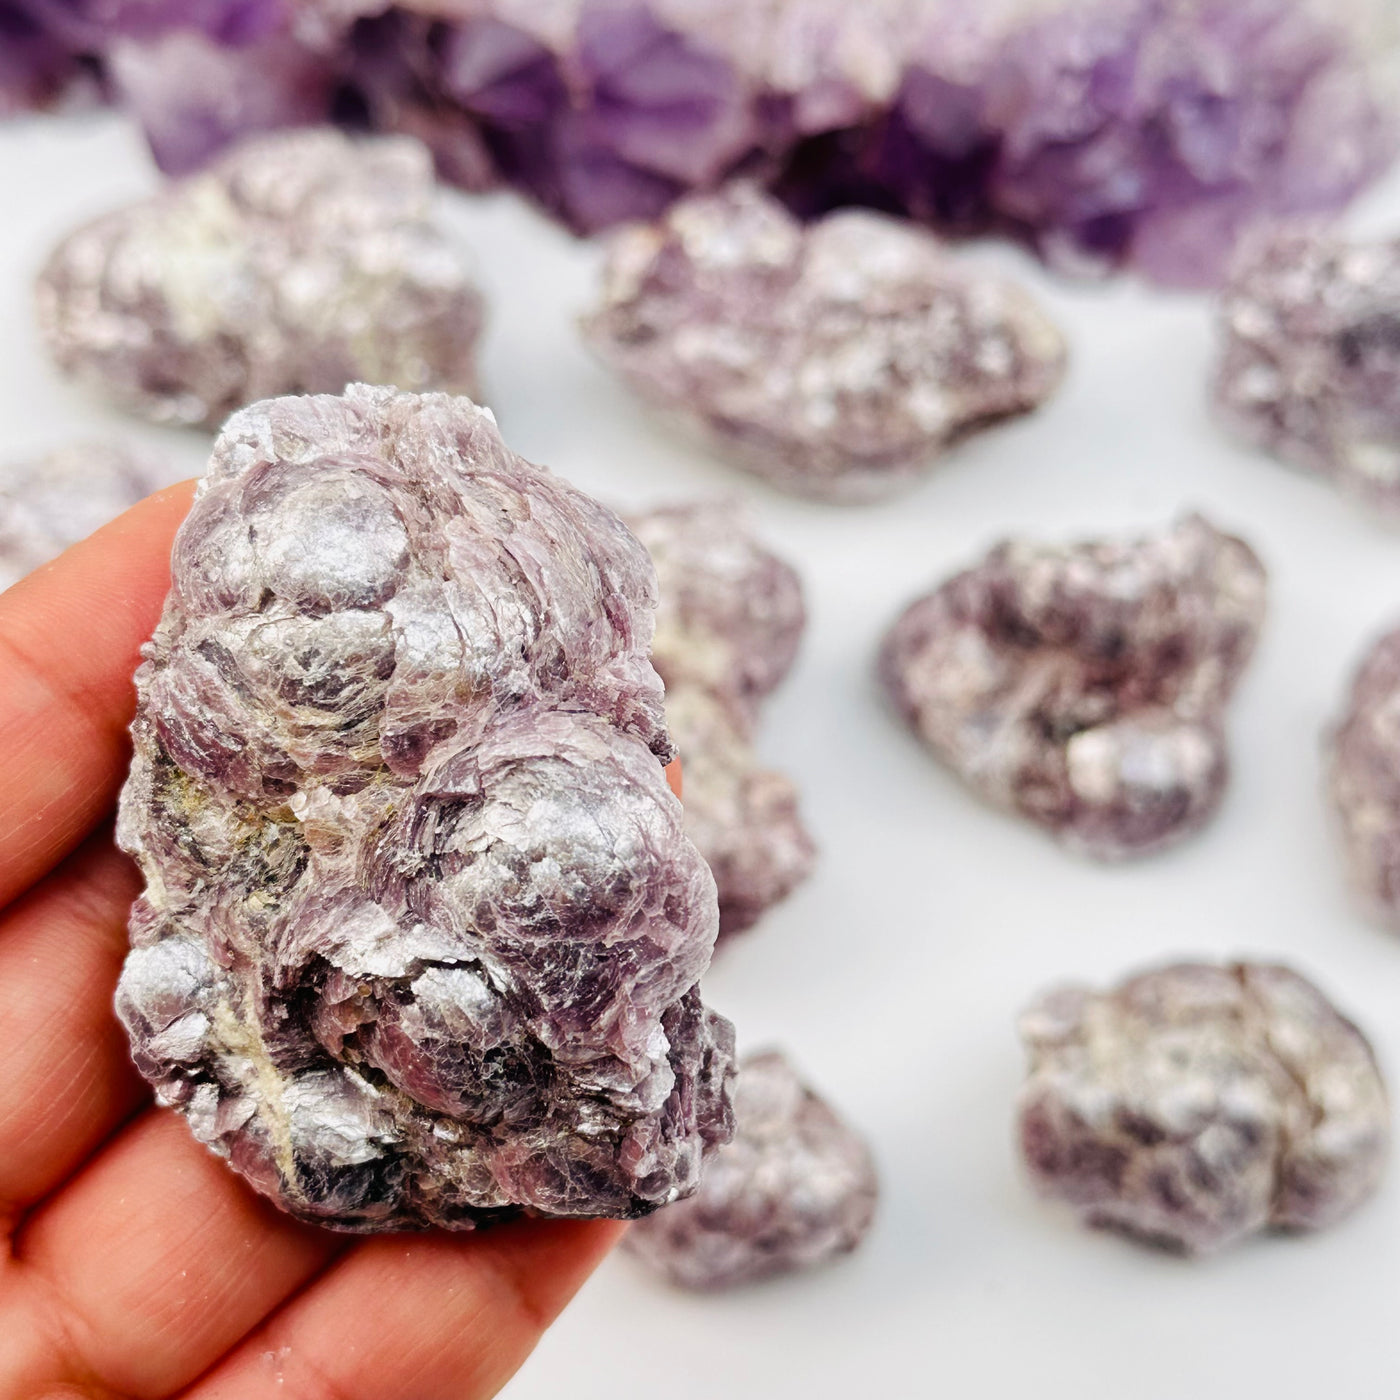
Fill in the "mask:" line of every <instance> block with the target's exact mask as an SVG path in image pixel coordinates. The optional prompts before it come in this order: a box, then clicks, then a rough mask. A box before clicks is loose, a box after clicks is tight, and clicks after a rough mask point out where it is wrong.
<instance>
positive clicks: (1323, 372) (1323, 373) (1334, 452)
mask: <svg viewBox="0 0 1400 1400" xmlns="http://www.w3.org/2000/svg"><path fill="white" fill-rule="evenodd" d="M1222 321H1223V326H1224V333H1225V352H1224V355H1223V358H1222V360H1221V364H1220V368H1219V372H1218V374H1217V381H1216V394H1217V398H1218V401H1219V403H1220V406H1221V408H1222V409H1223V411H1224V414H1225V417H1226V419H1227V421H1228V422H1229V423H1230V424H1231V425H1232V426H1234V427H1235V428H1236V430H1237V431H1238V432H1240V433H1241V434H1242V435H1243V436H1244V437H1246V438H1247V439H1249V440H1250V441H1251V442H1254V443H1257V444H1258V445H1259V446H1261V447H1263V448H1265V449H1266V450H1267V451H1269V452H1272V453H1274V454H1275V455H1276V456H1278V457H1281V458H1284V459H1285V460H1287V461H1290V462H1292V463H1294V464H1296V465H1298V466H1301V467H1303V468H1305V469H1306V470H1309V471H1314V472H1317V473H1319V474H1320V475H1322V476H1325V477H1328V478H1330V479H1331V480H1333V481H1335V482H1336V483H1337V484H1338V485H1340V486H1342V487H1344V488H1345V489H1347V490H1349V491H1351V492H1354V493H1355V494H1357V495H1359V496H1361V497H1362V498H1363V499H1365V500H1367V501H1369V502H1371V503H1372V504H1373V505H1377V506H1381V507H1383V508H1385V509H1389V510H1396V509H1400V238H1397V239H1392V240H1391V241H1390V242H1388V243H1349V242H1347V241H1346V240H1345V239H1343V238H1342V237H1341V236H1340V235H1338V234H1332V233H1323V232H1317V231H1309V230H1302V229H1291V230H1286V231H1281V232H1277V233H1275V234H1273V235H1272V236H1269V237H1267V238H1261V239H1259V240H1258V241H1257V242H1256V243H1255V244H1254V245H1253V246H1251V247H1250V248H1248V249H1247V250H1246V251H1245V253H1244V254H1243V255H1242V256H1241V259H1240V263H1239V265H1238V267H1237V268H1236V270H1235V274H1234V277H1233V279H1232V281H1231V284H1230V286H1229V287H1228V288H1227V289H1226V293H1225V301H1224V308H1223V314H1222Z"/></svg>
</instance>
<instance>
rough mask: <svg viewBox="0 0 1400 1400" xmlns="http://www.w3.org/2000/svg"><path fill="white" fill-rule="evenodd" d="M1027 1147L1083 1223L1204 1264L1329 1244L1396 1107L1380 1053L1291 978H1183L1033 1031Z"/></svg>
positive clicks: (1370, 1182) (1135, 986)
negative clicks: (1299, 1241)
mask: <svg viewBox="0 0 1400 1400" xmlns="http://www.w3.org/2000/svg"><path fill="white" fill-rule="evenodd" d="M1021 1037H1022V1039H1023V1041H1024V1042H1025V1045H1026V1049H1027V1052H1028V1054H1029V1056H1030V1076H1029V1078H1028V1080H1027V1082H1026V1085H1025V1088H1024V1089H1023V1091H1022V1094H1021V1102H1020V1135H1021V1146H1022V1150H1023V1153H1024V1156H1025V1161H1026V1165H1027V1168H1028V1170H1029V1172H1030V1176H1031V1179H1032V1181H1033V1183H1034V1184H1035V1186H1036V1187H1037V1188H1038V1189H1039V1190H1040V1191H1041V1193H1042V1194H1044V1195H1045V1196H1048V1197H1050V1198H1053V1199H1055V1200H1058V1201H1063V1202H1065V1203H1066V1204H1068V1205H1070V1206H1072V1207H1073V1208H1074V1209H1075V1210H1076V1211H1077V1212H1078V1213H1079V1215H1080V1216H1081V1218H1082V1219H1083V1220H1084V1221H1085V1223H1086V1224H1089V1225H1092V1226H1096V1227H1098V1228H1102V1229H1110V1230H1116V1231H1119V1232H1121V1233H1124V1234H1127V1235H1130V1236H1132V1237H1134V1238H1137V1239H1141V1240H1143V1241H1146V1242H1148V1243H1151V1244H1158V1245H1162V1246H1165V1247H1167V1248H1171V1249H1176V1250H1180V1251H1183V1252H1186V1253H1190V1254H1203V1253H1207V1252H1209V1251H1211V1250H1215V1249H1219V1248H1221V1247H1222V1246H1224V1245H1228V1244H1232V1243H1234V1242H1235V1241H1237V1240H1239V1239H1242V1238H1243V1237H1244V1236H1246V1235H1250V1234H1253V1233H1254V1232H1256V1231H1258V1230H1263V1229H1265V1228H1268V1227H1273V1228H1277V1229H1284V1230H1317V1229H1321V1228H1323V1227H1324V1226H1327V1225H1331V1224H1333V1223H1334V1222H1336V1221H1338V1220H1340V1219H1342V1217H1344V1216H1346V1215H1348V1214H1349V1213H1350V1212H1351V1211H1353V1210H1354V1209H1355V1208H1356V1207H1357V1206H1359V1205H1360V1204H1361V1203H1362V1202H1363V1201H1365V1200H1366V1199H1367V1197H1369V1196H1370V1195H1371V1193H1372V1192H1373V1191H1374V1190H1375V1188H1376V1185H1377V1183H1378V1182H1379V1180H1380V1177H1381V1173H1382V1171H1383V1169H1384V1166H1385V1161H1386V1157H1387V1155H1388V1152H1389V1145H1390V1103H1389V1098H1388V1095H1387V1093H1386V1087H1385V1083H1384V1081H1383V1080H1382V1078H1381V1073H1380V1070H1379V1069H1378V1068H1377V1065H1376V1059H1375V1056H1374V1054H1373V1053H1372V1050H1371V1047H1370V1045H1369V1044H1368V1043H1367V1041H1366V1038H1365V1036H1364V1035H1362V1033H1361V1032H1360V1031H1359V1030H1358V1029H1357V1028H1356V1027H1355V1026H1354V1025H1352V1023H1351V1022H1350V1021H1348V1020H1346V1019H1345V1018H1344V1017H1343V1016H1341V1015H1340V1014H1339V1013H1338V1012H1337V1010H1336V1009H1335V1008H1334V1007H1333V1006H1332V1004H1331V1003H1330V1002H1329V1001H1328V1000H1327V998H1326V997H1324V996H1323V995H1322V993H1321V992H1320V991H1318V989H1317V988H1316V987H1314V986H1313V985H1312V984H1311V983H1310V982H1308V981H1306V980H1305V979H1304V978H1302V977H1300V976H1299V975H1298V974H1297V973H1295V972H1291V971H1289V970H1288V969H1287V968H1284V967H1274V966H1269V965H1266V964H1260V963H1238V964H1234V965H1230V966H1217V965H1214V964H1202V963H1182V964H1178V965H1176V966H1173V967H1166V968H1161V969H1158V970H1156V971H1152V972H1147V973H1143V974H1141V975H1139V976H1136V977H1132V978H1130V979H1129V980H1128V981H1126V982H1124V983H1123V984H1122V985H1121V986H1119V987H1117V988H1115V989H1114V990H1112V991H1110V992H1093V991H1088V990H1086V989H1084V988H1081V987H1070V988H1064V989H1061V990H1058V991H1053V992H1050V993H1049V994H1048V995H1046V996H1044V997H1042V998H1041V999H1040V1000H1039V1001H1037V1002H1036V1003H1035V1004H1034V1005H1033V1006H1032V1007H1030V1009H1029V1010H1027V1011H1026V1012H1025V1014H1024V1015H1023V1016H1022V1018H1021Z"/></svg>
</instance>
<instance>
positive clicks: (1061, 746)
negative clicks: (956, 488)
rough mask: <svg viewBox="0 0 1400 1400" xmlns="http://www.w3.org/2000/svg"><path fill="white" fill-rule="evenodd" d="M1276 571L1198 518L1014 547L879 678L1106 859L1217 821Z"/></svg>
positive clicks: (958, 749)
mask: <svg viewBox="0 0 1400 1400" xmlns="http://www.w3.org/2000/svg"><path fill="white" fill-rule="evenodd" d="M1264 599H1265V576H1264V569H1263V566H1262V565H1261V564H1260V562H1259V560H1258V559H1257V558H1256V556H1255V554H1254V552H1253V551H1252V550H1251V549H1250V548H1249V546H1248V545H1246V544H1245V543H1244V542H1243V541H1242V540H1238V539H1234V538H1232V537H1231V536H1229V535H1223V534H1221V533H1220V531H1218V530H1216V529H1215V528H1214V527H1213V526H1212V525H1210V524H1209V523H1208V522H1207V521H1205V520H1203V519H1202V518H1201V517H1200V516H1196V515H1192V516H1187V517H1186V518H1185V519H1183V520H1181V521H1180V522H1179V523H1178V524H1176V525H1175V526H1173V527H1172V528H1171V529H1170V530H1167V531H1166V532H1164V533H1161V534H1157V535H1150V536H1146V537H1144V538H1142V539H1138V540H1133V541H1130V542H1111V541H1093V542H1088V543H1083V544H1077V545H1071V546H1067V547H1051V546H1044V545H1035V544H1028V543H1019V542H1007V543H1005V544H1002V545H999V546H998V547H997V548H996V549H994V550H993V551H992V552H991V553H990V554H989V555H988V556H987V557H986V558H985V559H984V560H983V561H982V562H981V563H980V564H977V565H976V566H974V567H973V568H971V569H969V570H967V571H966V572H965V573H961V574H958V575H957V576H956V577H954V578H952V579H950V580H949V581H948V582H947V583H945V584H944V585H943V586H942V587H940V588H939V589H937V590H936V591H935V592H933V593H931V594H929V595H928V596H927V597H924V598H921V599H920V600H919V601H918V602H916V603H914V604H913V605H912V606H911V607H910V608H909V609H908V610H907V611H906V612H905V613H904V614H903V616H901V617H900V619H899V620H898V622H896V623H895V625H894V627H893V628H892V629H891V631H890V633H889V635H888V636H887V637H886V639H885V643H884V648H883V650H882V653H881V658H880V668H881V673H882V676H883V679H884V681H885V684H886V686H887V688H888V690H889V692H890V694H891V696H892V697H893V699H894V701H895V704H896V705H897V706H898V708H899V710H900V711H901V712H902V713H903V715H904V716H905V718H906V719H907V720H908V722H909V723H910V725H911V726H912V727H913V728H914V730H915V731H916V732H917V733H918V735H919V736H920V738H922V739H923V740H924V741H925V743H927V744H928V745H929V747H930V748H931V749H932V750H933V752H934V753H935V754H937V755H938V757H939V758H941V759H942V760H943V761H944V762H945V763H946V764H948V766H949V767H950V768H952V769H953V771H954V772H955V773H957V774H958V775H959V776H960V777H961V778H962V779H963V780H964V781H965V782H967V783H968V784H969V785H970V786H971V787H973V788H974V789H976V790H977V791H978V792H980V793H981V794H982V795H983V796H985V797H987V798H988V799H989V800H991V801H992V802H995V803H996V804H998V805H999V806H1002V807H1006V808H1009V809H1011V810H1013V811H1016V812H1019V813H1020V814H1021V815H1022V816H1025V817H1029V818H1030V819H1031V820H1032V821H1035V822H1038V823H1040V824H1041V825H1042V826H1045V827H1047V828H1048V829H1049V830H1051V831H1052V832H1054V833H1055V834H1056V835H1057V836H1058V837H1059V838H1060V839H1061V840H1062V841H1064V842H1065V843H1066V844H1067V845H1070V846H1072V847H1075V848H1077V849H1080V850H1083V851H1085V852H1087V853H1089V854H1090V855H1094V856H1099V857H1102V858H1106V859H1107V858H1117V857H1123V856H1135V855H1142V854H1145V853H1147V852H1150V851H1154V850H1157V849H1159V848H1161V847H1163V846H1167V845H1169V844H1171V843H1173V842H1175V841H1179V840H1180V839H1181V838H1182V837H1184V836H1186V835H1188V834H1190V833H1191V832H1193V831H1195V830H1197V829H1198V828H1199V827H1201V826H1203V825H1204V824H1205V823H1206V822H1207V821H1208V820H1209V819H1210V817H1211V816H1212V815H1213V814H1214V812H1215V810H1216V808H1217V807H1218V805H1219V803H1220V800H1221V797H1222V796H1223V794H1224V790H1225V784H1226V777H1227V757H1226V747H1225V732H1224V710H1225V705H1226V702H1227V701H1228V700H1229V698H1230V694H1231V692H1232V691H1233V690H1234V688H1235V685H1236V682H1237V681H1238V680H1239V678H1240V674H1241V673H1242V671H1243V670H1244V667H1245V664H1246V663H1247V662H1248V660H1249V657H1250V654H1251V652H1252V651H1253V649H1254V643H1255V640H1256V638H1257V636H1258V633H1259V628H1260V625H1261V623H1262V621H1263V617H1264Z"/></svg>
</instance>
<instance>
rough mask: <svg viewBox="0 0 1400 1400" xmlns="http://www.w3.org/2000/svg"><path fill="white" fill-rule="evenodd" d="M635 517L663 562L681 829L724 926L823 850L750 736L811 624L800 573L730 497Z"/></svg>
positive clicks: (731, 927) (795, 876)
mask: <svg viewBox="0 0 1400 1400" xmlns="http://www.w3.org/2000/svg"><path fill="white" fill-rule="evenodd" d="M628 524H629V525H630V526H631V527H632V530H633V532H634V533H635V534H636V536H637V538H638V539H640V540H641V542H642V543H643V544H644V545H646V547H647V549H648V550H649V551H650V552H651V557H652V562H653V563H654V564H655V565H656V573H657V579H658V582H659V585H660V600H661V601H660V604H659V606H658V608H657V613H656V640H655V641H654V642H653V643H652V652H651V657H652V662H653V664H654V665H655V666H656V669H657V671H658V672H659V673H660V675H661V679H662V680H663V681H664V682H665V685H666V722H667V724H668V725H669V726H670V730H671V737H672V738H673V739H674V740H675V742H676V748H677V750H678V751H679V753H680V756H681V759H682V761H683V763H684V771H685V829H686V831H687V833H688V834H689V836H690V838H691V840H692V841H694V842H695V844H696V845H697V846H698V847H699V848H700V854H701V855H703V856H704V857H705V859H706V860H707V861H708V862H709V865H710V869H711V870H712V871H713V872H714V876H715V882H716V884H717V885H718V886H719V928H720V937H721V938H724V937H726V936H727V935H729V934H732V933H738V932H740V931H741V930H743V929H746V928H748V927H750V926H751V925H752V924H753V923H755V922H756V921H757V919H758V918H759V916H760V915H761V914H762V913H763V911H764V910H765V909H767V908H768V907H769V906H770V905H773V904H776V903H777V902H778V901H779V900H781V899H783V898H785V897H786V896H787V895H788V894H790V893H791V892H792V890H793V889H794V888H795V887H796V886H797V885H798V884H799V883H800V882H801V881H803V880H804V879H806V878H807V876H808V874H809V873H810V872H811V869H812V863H813V860H814V858H815V849H814V847H813V843H812V838H811V837H810V836H809V835H808V833H807V829H806V827H805V826H804V825H803V824H802V818H801V816H800V815H799V813H798V802H797V790H796V789H795V788H794V786H793V784H792V782H791V781H790V780H789V779H788V778H786V777H784V776H783V774H781V773H775V772H773V771H772V770H771V769H767V768H763V767H761V766H760V764H759V762H758V759H757V756H756V755H755V753H754V748H753V739H754V733H755V731H756V729H757V727H758V719H759V709H760V705H761V702H762V701H763V700H764V699H765V697H766V696H767V695H768V694H769V693H770V692H771V691H772V690H773V689H774V688H775V687H776V686H777V685H778V683H779V682H780V681H781V680H782V679H783V677H784V676H785V675H786V674H787V672H788V670H789V668H790V667H791V665H792V663H793V660H794V658H795V657H796V654H797V646H798V642H799V641H800V639H801V637H802V632H803V629H804V627H805V626H806V622H807V617H806V610H805V608H804V606H803V602H802V585H801V582H800V580H799V579H798V577H797V574H796V573H795V572H794V571H793V570H792V568H790V567H789V566H788V565H787V564H785V563H784V562H783V561H782V560H781V559H779V558H778V557H777V556H776V555H774V554H772V553H770V552H769V551H768V550H767V549H765V548H764V547H763V546H762V545H761V544H760V543H759V542H758V540H757V539H756V538H755V537H754V534H753V531H752V530H751V528H750V527H749V525H748V522H747V520H746V519H745V518H744V515H743V513H742V511H740V510H739V509H738V508H737V507H735V506H734V505H732V504H730V503H728V502H723V501H720V502H697V503H694V504H691V505H681V506H667V507H664V508H662V509H660V510H654V511H651V512H650V513H649V514H646V515H638V516H633V517H632V518H631V519H629V521H628Z"/></svg>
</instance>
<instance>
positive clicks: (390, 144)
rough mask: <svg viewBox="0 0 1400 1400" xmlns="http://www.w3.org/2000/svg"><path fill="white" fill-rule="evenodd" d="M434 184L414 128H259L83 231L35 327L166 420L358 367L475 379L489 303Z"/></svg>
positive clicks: (346, 377) (450, 384) (126, 401)
mask: <svg viewBox="0 0 1400 1400" xmlns="http://www.w3.org/2000/svg"><path fill="white" fill-rule="evenodd" d="M434 188H435V187H434V184H433V178H432V169H431V163H430V161H429V159H428V156H427V153H426V152H425V151H424V150H423V149H422V147H420V146H419V145H418V144H417V143H415V142H412V141H409V140H407V139H403V138H395V139H392V140H390V139H380V140H372V141H366V142H363V143H356V142H352V141H350V140H348V139H347V138H346V137H344V136H341V135H340V134H339V133H337V132H335V131H331V130H311V131H303V132H292V133H286V134H279V135H276V136H268V137H262V138H259V139H256V140H253V141H250V142H248V143H246V144H245V145H243V146H241V147H240V148H238V149H237V150H235V151H233V152H231V153H230V154H229V155H227V156H226V157H225V158H224V159H223V160H221V161H220V162H219V163H218V164H217V165H215V166H213V167H212V168H211V169H210V170H208V171H207V172H205V173H204V174H202V175H196V176H192V177H190V178H189V179H188V180H186V181H183V182H180V183H177V184H174V185H172V186H170V187H169V188H168V189H166V190H165V191H164V192H162V193H161V194H158V195H156V196H155V197H154V198H152V199H149V200H146V201H144V202H143V203H140V204H136V205H132V206H131V207H129V208H126V209H122V210H118V211H117V212H115V213H112V214H108V215H107V216H105V217H104V218H101V219H98V220H97V221H96V222H94V223H91V224H88V225H87V226H85V227H84V228H81V229H79V230H78V231H77V232H76V233H74V234H72V235H70V236H69V237H68V238H67V239H66V240H65V241H64V242H63V243H62V244H61V245H60V246H59V248H58V250H57V251H56V252H55V253H54V254H53V256H52V257H51V258H50V259H49V262H48V264H47V266H46V267H45V268H44V270H43V272H42V274H41V275H40V278H39V285H38V315H39V325H40V329H41V331H42V333H43V335H44V339H45V340H46V342H47V344H48V347H49V350H50V353H51V354H52V355H53V357H54V359H55V360H56V361H57V363H58V365H59V367H60V368H62V369H63V370H65V371H67V372H68V373H69V374H72V375H74V376H75V377H76V378H78V379H80V380H82V381H83V382H85V383H87V384H90V385H92V386H94V387H95V388H97V389H99V390H101V391H103V392H104V393H106V394H107V395H108V396H109V397H111V398H113V399H115V400H116V401H118V402H119V403H121V404H123V405H124V406H126V407H127V408H130V409H131V410H133V411H134V412H137V413H140V414H141V415H142V416H144V417H147V418H150V419H152V420H154V421H156V422H161V423H188V424H204V425H207V426H211V427H213V426H217V425H218V424H219V423H221V422H222V421H223V419H224V418H226V417H227V416H228V414H229V413H231V412H232V411H233V410H235V409H237V408H240V407H241V406H243V405H244V404H247V403H250V402H252V401H254V400H256V399H260V398H265V397H268V396H271V395H275V394H283V393H318V392H339V391H340V390H341V389H343V388H344V387H345V385H346V383H347V382H349V381H351V380H355V379H366V380H372V381H374V382H376V383H386V384H394V385H397V386H398V387H399V388H402V389H408V390H418V389H426V388H444V389H452V390H458V389H460V390H471V389H472V388H473V387H474V384H475V375H476V361H475V350H476V341H477V337H478V335H479V333H480V329H481V322H482V301H481V297H480V294H479V293H478V292H477V290H476V288H475V287H474V286H473V284H472V282H471V280H470V278H469V276H468V273H467V270H466V267H465V265H464V262H463V259H462V257H461V255H460V253H459V252H458V250H457V249H456V248H454V246H453V245H452V243H451V242H450V241H449V239H448V237H447V235H446V234H445V233H444V232H442V231H441V230H440V229H439V228H438V226H437V225H436V224H435V223H434V222H433V221H432V217H431V216H432V207H433V195H434Z"/></svg>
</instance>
